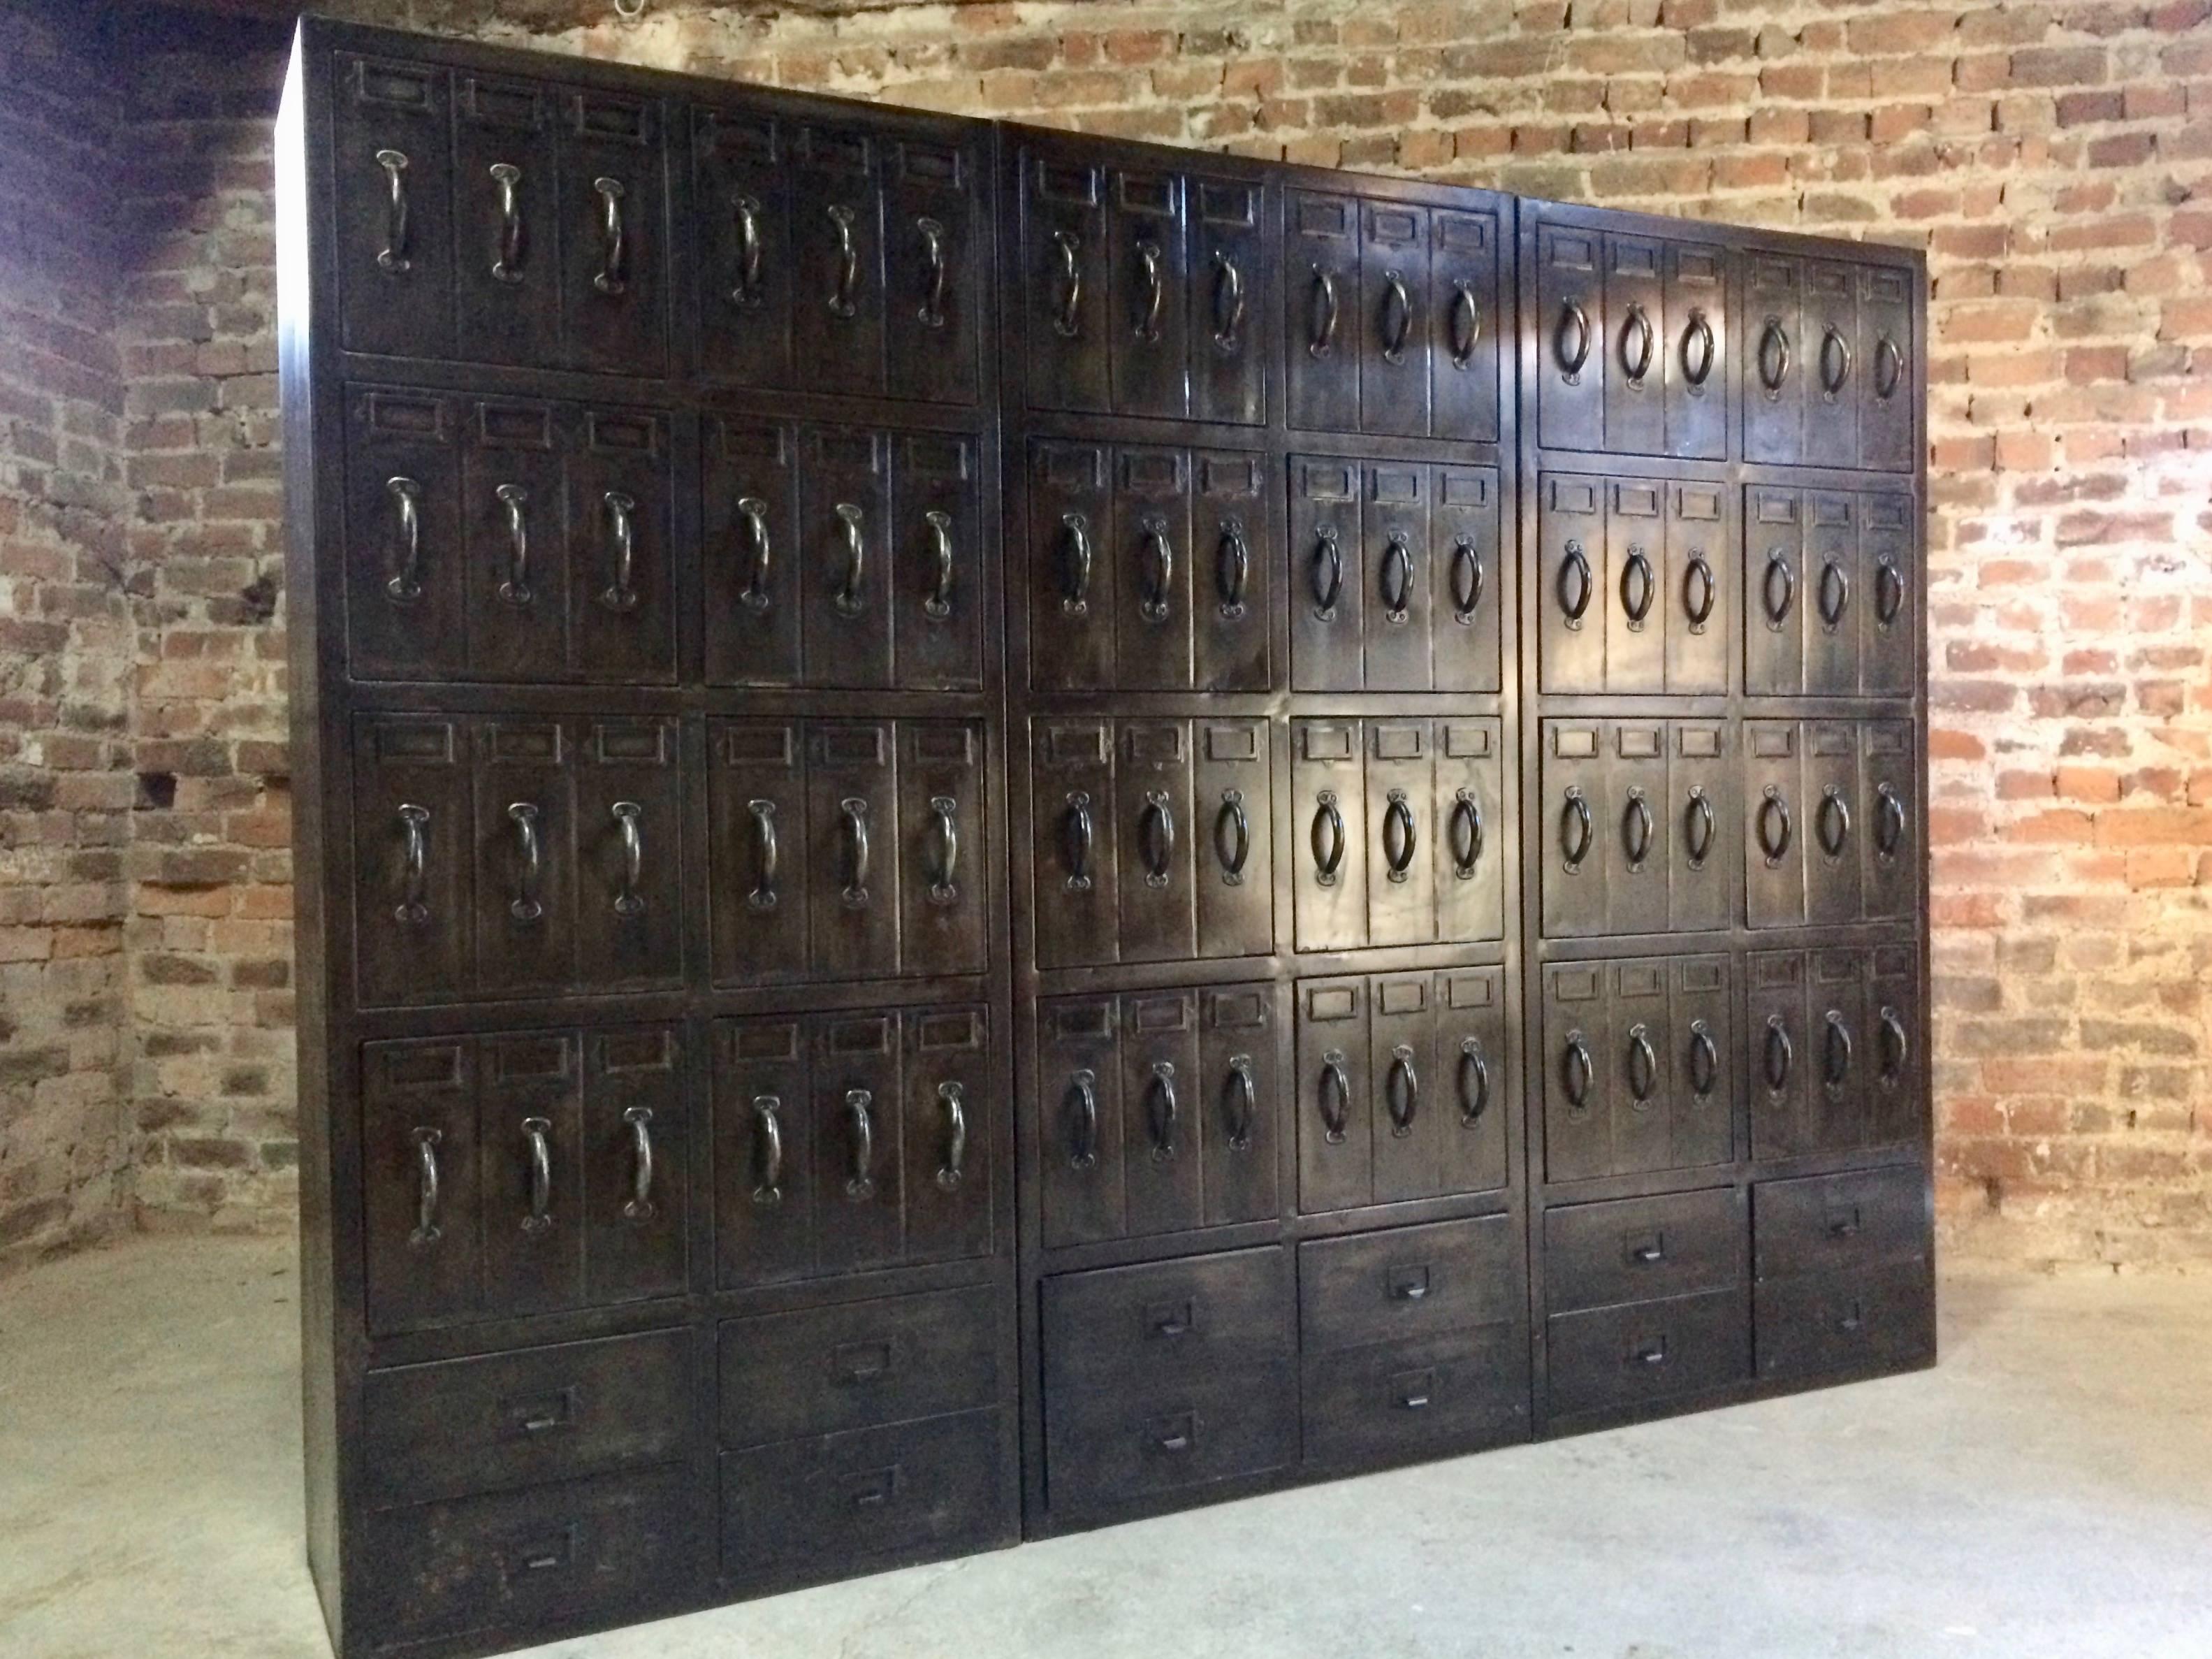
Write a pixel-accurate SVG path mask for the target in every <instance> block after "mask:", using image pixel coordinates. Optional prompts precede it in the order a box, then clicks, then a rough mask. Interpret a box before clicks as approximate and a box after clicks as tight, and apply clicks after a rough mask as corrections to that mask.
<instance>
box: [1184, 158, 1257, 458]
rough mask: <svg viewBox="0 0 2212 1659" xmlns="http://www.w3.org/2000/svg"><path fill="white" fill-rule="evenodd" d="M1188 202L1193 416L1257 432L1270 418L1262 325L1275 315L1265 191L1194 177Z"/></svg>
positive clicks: (1235, 182) (1189, 184) (1233, 181)
mask: <svg viewBox="0 0 2212 1659" xmlns="http://www.w3.org/2000/svg"><path fill="white" fill-rule="evenodd" d="M1185 189H1186V190H1187V191H1188V200H1189V204H1190V216H1191V217H1190V280H1189V283H1188V289H1189V293H1190V319H1189V322H1188V331H1189V333H1188V338H1189V341H1190V413H1191V418H1192V419H1193V420H1199V421H1225V422H1231V423H1232V424H1234V425H1237V426H1258V425H1261V423H1262V422H1265V421H1266V420H1267V355H1268V354H1267V344H1266V342H1267V327H1266V325H1265V323H1264V320H1263V319H1266V318H1268V317H1272V316H1273V315H1274V306H1273V303H1272V295H1271V291H1270V290H1271V287H1272V283H1273V272H1272V271H1270V270H1268V269H1267V252H1266V246H1265V243H1264V240H1263V237H1264V235H1265V232H1264V230H1263V228H1262V226H1261V210H1262V204H1263V203H1264V201H1265V191H1263V189H1262V188H1261V186H1260V185H1256V184H1250V183H1247V182H1245V181H1243V180H1241V179H1207V178H1203V177H1194V178H1192V179H1189V180H1188V182H1187V184H1186V185H1185Z"/></svg>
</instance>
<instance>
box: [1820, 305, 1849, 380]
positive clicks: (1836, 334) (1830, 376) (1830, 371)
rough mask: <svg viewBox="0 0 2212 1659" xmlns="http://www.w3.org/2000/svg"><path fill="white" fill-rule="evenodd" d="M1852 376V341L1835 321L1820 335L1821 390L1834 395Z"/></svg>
mask: <svg viewBox="0 0 2212 1659" xmlns="http://www.w3.org/2000/svg"><path fill="white" fill-rule="evenodd" d="M1850 378H1851V343H1850V341H1849V340H1846V339H1845V338H1844V336H1843V331H1842V330H1840V329H1838V327H1837V326H1836V325H1834V324H1833V323H1831V324H1829V325H1828V329H1827V332H1826V333H1825V334H1823V335H1821V337H1820V390H1821V391H1822V392H1826V394H1827V395H1828V396H1829V397H1831V398H1832V397H1834V396H1835V395H1836V394H1837V393H1838V392H1841V391H1842V390H1843V389H1844V381H1846V380H1850Z"/></svg>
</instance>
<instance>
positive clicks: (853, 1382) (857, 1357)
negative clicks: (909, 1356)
mask: <svg viewBox="0 0 2212 1659" xmlns="http://www.w3.org/2000/svg"><path fill="white" fill-rule="evenodd" d="M891 1370H892V1354H891V1345H890V1342H889V1341H888V1340H880V1341H873V1342H845V1343H841V1344H839V1345H838V1346H836V1347H835V1348H833V1349H831V1350H830V1351H829V1372H830V1375H831V1376H834V1377H836V1379H837V1381H838V1382H839V1383H841V1384H843V1385H844V1386H847V1387H852V1388H857V1387H860V1386H863V1385H865V1384H867V1383H880V1382H882V1381H883V1380H884V1378H886V1377H888V1376H890V1374H891Z"/></svg>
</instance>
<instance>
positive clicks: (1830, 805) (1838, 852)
mask: <svg viewBox="0 0 2212 1659" xmlns="http://www.w3.org/2000/svg"><path fill="white" fill-rule="evenodd" d="M1813 832H1814V834H1815V835H1817V836H1820V850H1821V851H1822V852H1824V853H1826V854H1827V855H1828V856H1829V857H1830V858H1832V859H1835V858H1841V857H1842V856H1843V855H1844V843H1846V842H1849V841H1850V838H1851V805H1850V802H1849V801H1847V800H1845V799H1844V793H1843V791H1842V790H1841V789H1840V788H1839V787H1837V786H1836V785H1834V784H1830V785H1829V786H1828V787H1826V788H1825V789H1823V790H1822V791H1821V792H1820V811H1818V812H1817V813H1815V814H1814V818H1813Z"/></svg>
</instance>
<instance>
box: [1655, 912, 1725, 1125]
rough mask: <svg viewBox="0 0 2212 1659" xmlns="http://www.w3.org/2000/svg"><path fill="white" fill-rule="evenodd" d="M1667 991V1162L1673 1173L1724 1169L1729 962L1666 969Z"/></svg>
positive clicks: (1682, 963) (1718, 958)
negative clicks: (1669, 1048)
mask: <svg viewBox="0 0 2212 1659" xmlns="http://www.w3.org/2000/svg"><path fill="white" fill-rule="evenodd" d="M1667 991H1668V1016H1667V1031H1668V1036H1669V1038H1670V1039H1671V1040H1672V1042H1673V1044H1674V1047H1673V1049H1672V1051H1671V1053H1670V1054H1669V1056H1668V1060H1669V1065H1670V1066H1671V1068H1672V1081H1673V1085H1674V1097H1673V1098H1674V1103H1673V1109H1672V1111H1671V1114H1670V1116H1671V1120H1672V1143H1671V1149H1670V1152H1669V1155H1668V1162H1669V1163H1670V1164H1672V1165H1673V1167H1674V1168H1676V1169H1693V1168H1697V1167H1699V1166H1701V1165H1704V1164H1725V1163H1727V1162H1728V1161H1729V1158H1731V1157H1732V1156H1733V1155H1734V1152H1735V1069H1736V1061H1735V1054H1736V1048H1735V1041H1734V1036H1733V1028H1734V1022H1733V1018H1732V1016H1731V1013H1730V1004H1731V1000H1732V999H1731V997H1730V995H1729V959H1728V957H1725V956H1722V955H1719V954H1715V955H1712V956H1707V957H1680V958H1679V959H1677V960H1676V961H1674V962H1670V963H1668V964H1667Z"/></svg>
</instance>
